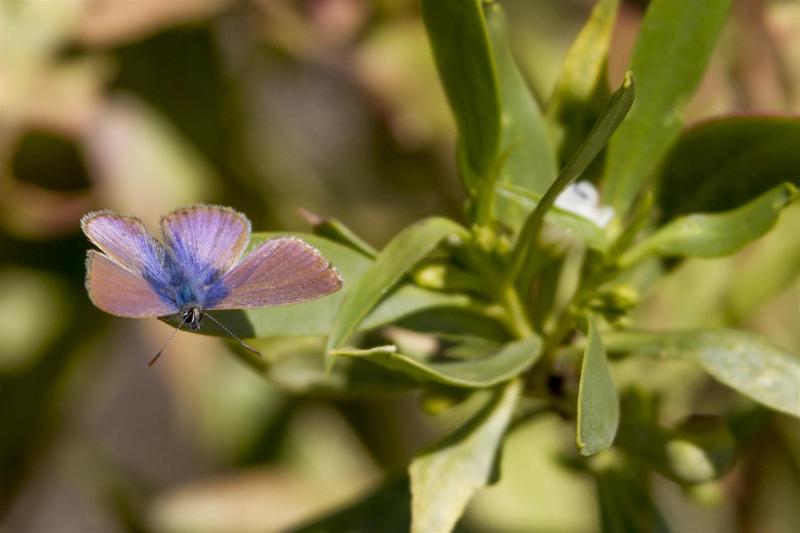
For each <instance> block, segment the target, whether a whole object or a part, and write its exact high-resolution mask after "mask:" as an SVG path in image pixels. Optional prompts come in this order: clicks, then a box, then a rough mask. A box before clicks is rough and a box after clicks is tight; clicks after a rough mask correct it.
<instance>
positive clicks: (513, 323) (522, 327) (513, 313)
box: [500, 283, 533, 339]
mask: <svg viewBox="0 0 800 533" xmlns="http://www.w3.org/2000/svg"><path fill="white" fill-rule="evenodd" d="M500 299H501V300H502V303H503V307H505V309H506V312H507V313H508V323H509V327H510V328H511V330H512V332H513V333H514V335H516V336H517V337H519V338H520V339H525V338H527V337H530V336H531V335H533V328H532V327H531V323H530V321H529V320H528V315H527V313H526V312H525V307H524V306H523V305H522V301H521V300H520V298H519V293H518V292H517V290H516V289H515V288H514V286H513V285H511V284H508V283H505V284H503V286H502V288H501V293H500Z"/></svg>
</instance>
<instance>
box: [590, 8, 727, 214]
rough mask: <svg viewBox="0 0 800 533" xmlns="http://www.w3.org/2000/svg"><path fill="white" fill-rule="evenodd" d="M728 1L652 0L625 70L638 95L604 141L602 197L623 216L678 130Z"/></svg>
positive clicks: (725, 11) (709, 53) (725, 14)
mask: <svg viewBox="0 0 800 533" xmlns="http://www.w3.org/2000/svg"><path fill="white" fill-rule="evenodd" d="M730 4H731V0H705V1H703V2H697V1H696V0H652V1H651V2H650V5H649V7H648V8H647V13H646V14H645V17H644V20H643V21H642V27H641V29H640V30H639V36H638V38H637V41H636V45H635V48H634V51H633V59H632V60H631V65H630V69H631V70H632V71H633V73H634V74H635V75H636V81H637V82H638V85H639V93H638V95H637V97H636V103H635V104H634V106H633V108H632V109H631V114H630V116H629V117H628V119H627V120H626V121H625V123H624V124H623V125H622V126H621V127H620V129H619V132H618V133H617V135H615V136H614V139H612V141H611V142H610V143H609V146H608V156H607V160H606V173H605V175H606V181H605V195H606V200H607V201H608V203H609V204H611V206H612V207H613V208H614V210H615V211H616V214H617V217H618V219H621V218H622V217H624V216H625V214H626V212H627V211H628V208H629V207H630V204H631V203H632V202H633V199H634V198H635V196H636V195H637V194H638V192H639V190H640V189H641V187H642V185H643V184H644V183H645V181H646V180H647V179H648V178H650V177H651V175H652V174H653V172H654V171H655V169H656V167H657V166H658V164H659V162H660V161H661V159H662V157H663V156H664V154H665V153H666V151H667V150H668V149H669V147H670V145H671V144H672V143H673V141H675V139H676V138H677V136H678V134H679V133H680V128H681V110H682V109H683V106H684V105H685V104H686V102H687V101H688V100H689V97H690V96H691V95H692V94H693V93H694V91H695V88H696V87H697V85H698V83H700V79H701V78H702V76H703V71H704V70H705V67H706V64H707V63H708V59H709V57H710V56H711V52H712V50H713V49H714V43H715V42H716V41H717V37H719V34H720V32H721V31H722V27H723V25H724V24H725V20H726V18H727V16H728V11H729V9H730Z"/></svg>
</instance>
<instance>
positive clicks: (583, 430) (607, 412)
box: [575, 317, 619, 455]
mask: <svg viewBox="0 0 800 533" xmlns="http://www.w3.org/2000/svg"><path fill="white" fill-rule="evenodd" d="M596 322H597V319H596V318H594V317H592V318H591V320H590V322H589V340H588V344H587V346H586V351H585V352H584V354H583V365H582V366H581V381H580V386H579V389H578V424H577V429H578V431H577V436H576V439H575V442H576V444H577V446H578V451H579V452H580V453H581V455H593V454H595V453H597V452H599V451H600V450H603V449H605V448H608V447H609V446H611V444H612V443H613V442H614V436H615V435H616V434H617V427H618V426H619V399H618V398H617V389H616V388H615V387H614V381H613V380H612V379H611V370H610V369H609V367H608V360H607V359H606V351H605V349H604V348H603V343H602V341H601V340H600V334H599V333H598V332H597V324H596Z"/></svg>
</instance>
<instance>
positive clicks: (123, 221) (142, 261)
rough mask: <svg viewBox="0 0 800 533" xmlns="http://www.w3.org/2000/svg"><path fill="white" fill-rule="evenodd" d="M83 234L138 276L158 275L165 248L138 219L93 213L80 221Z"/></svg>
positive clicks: (105, 212)
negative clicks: (145, 274)
mask: <svg viewBox="0 0 800 533" xmlns="http://www.w3.org/2000/svg"><path fill="white" fill-rule="evenodd" d="M81 229H83V233H85V234H86V236H87V237H88V238H89V240H90V241H92V242H93V243H94V244H95V245H96V246H97V247H98V248H100V250H102V251H103V252H104V253H105V254H106V255H107V256H109V257H110V258H111V259H113V260H114V261H116V262H117V263H119V264H120V265H122V266H123V267H125V268H127V269H128V270H130V271H131V272H133V273H135V274H144V273H148V274H150V275H156V274H158V272H157V271H158V270H159V269H160V268H161V265H162V263H163V257H164V247H163V246H162V245H161V243H159V242H158V241H157V240H156V239H154V238H153V237H152V236H151V235H150V234H149V233H148V232H147V230H146V229H145V227H144V224H142V223H141V222H140V221H139V220H138V219H135V218H132V217H124V216H121V215H117V214H115V213H112V212H111V211H93V212H91V213H88V214H86V215H85V216H84V217H83V218H82V219H81Z"/></svg>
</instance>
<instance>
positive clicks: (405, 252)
mask: <svg viewBox="0 0 800 533" xmlns="http://www.w3.org/2000/svg"><path fill="white" fill-rule="evenodd" d="M454 234H461V235H462V236H466V235H465V230H464V228H462V227H461V226H459V225H458V224H456V223H455V222H452V221H450V220H448V219H445V218H436V217H434V218H428V219H425V220H423V221H421V222H419V223H417V224H414V225H412V226H409V227H408V228H406V229H404V230H403V231H401V232H400V233H399V234H397V236H395V238H394V239H392V241H391V242H390V243H389V244H387V245H386V247H385V248H384V249H383V250H382V251H381V253H380V254H379V255H378V257H377V259H376V260H375V262H374V263H372V264H371V265H370V266H369V268H367V269H366V270H365V271H364V272H363V274H362V276H361V277H360V278H359V279H358V281H356V282H353V285H352V286H351V287H350V290H349V291H348V292H347V293H346V294H345V296H344V298H343V301H342V303H341V306H340V307H339V308H338V310H337V311H336V317H335V318H334V321H333V325H332V328H331V333H330V337H329V338H328V347H327V350H326V351H330V350H332V349H333V348H338V347H339V346H341V345H342V343H344V342H346V341H347V338H348V337H349V336H350V334H351V333H353V332H354V331H355V330H356V328H357V327H358V325H359V324H360V323H361V322H362V321H363V320H364V318H365V317H366V316H367V314H368V313H369V312H370V311H371V310H372V309H373V307H375V305H376V304H377V303H378V302H379V301H380V299H381V298H382V297H383V296H385V295H386V294H387V293H388V292H389V291H390V290H391V289H392V287H394V285H395V284H396V283H397V282H398V281H399V280H400V278H402V277H403V276H404V275H405V274H407V273H408V272H409V271H410V270H411V268H413V267H414V265H416V264H417V263H418V262H419V261H420V260H421V259H423V258H424V257H425V256H427V255H428V254H429V253H430V252H431V251H432V250H433V249H434V248H435V247H436V246H437V245H438V244H439V242H440V241H441V240H442V239H444V238H445V237H447V236H449V235H454ZM345 284H347V279H345ZM306 320H307V319H306Z"/></svg>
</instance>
